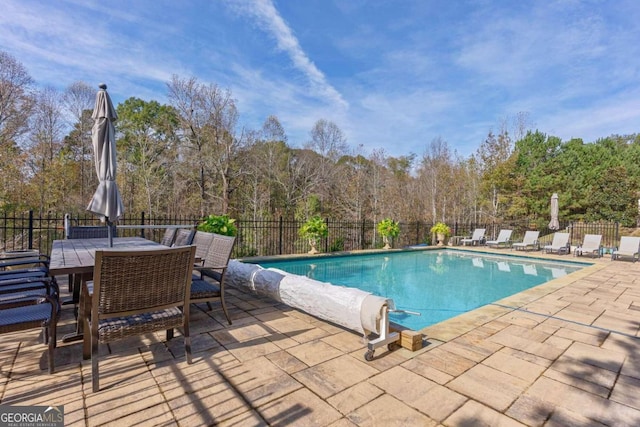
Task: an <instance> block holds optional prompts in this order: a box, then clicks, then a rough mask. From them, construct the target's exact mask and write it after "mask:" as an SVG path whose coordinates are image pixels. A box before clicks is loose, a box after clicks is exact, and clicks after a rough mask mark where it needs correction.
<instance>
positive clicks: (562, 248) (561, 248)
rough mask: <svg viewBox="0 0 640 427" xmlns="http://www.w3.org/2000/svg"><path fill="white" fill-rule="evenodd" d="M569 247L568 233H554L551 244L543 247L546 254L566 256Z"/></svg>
mask: <svg viewBox="0 0 640 427" xmlns="http://www.w3.org/2000/svg"><path fill="white" fill-rule="evenodd" d="M569 247H570V246H569V233H555V234H554V235H553V241H552V242H551V244H550V245H547V246H545V247H544V252H545V253H547V254H549V253H557V254H558V255H561V254H568V253H569Z"/></svg>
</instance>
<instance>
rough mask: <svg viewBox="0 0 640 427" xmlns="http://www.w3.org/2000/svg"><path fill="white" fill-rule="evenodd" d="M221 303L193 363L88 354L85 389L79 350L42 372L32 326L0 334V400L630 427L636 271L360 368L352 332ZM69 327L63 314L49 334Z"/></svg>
mask: <svg viewBox="0 0 640 427" xmlns="http://www.w3.org/2000/svg"><path fill="white" fill-rule="evenodd" d="M471 250H474V249H471ZM475 250H477V249H475ZM482 250H483V251H489V250H488V249H487V248H482ZM496 252H500V250H498V251H496ZM502 252H503V253H504V250H502ZM532 255H534V256H543V255H541V254H540V253H533V254H532ZM551 258H553V259H564V260H567V259H569V258H568V257H567V256H557V255H554V256H551ZM571 260H574V259H573V258H572V259H571ZM61 288H63V289H66V285H62V286H61ZM227 301H228V303H229V306H230V307H231V315H232V318H233V325H232V326H228V325H227V323H226V321H225V319H224V315H222V312H221V311H220V310H217V309H215V308H214V310H213V311H212V312H208V311H206V310H205V308H206V306H202V307H198V308H196V307H194V309H193V310H192V313H193V315H192V321H191V325H192V332H191V335H192V341H193V351H194V362H195V363H194V364H192V365H188V364H187V363H186V360H185V357H184V346H183V341H182V338H181V336H180V334H179V333H176V337H175V338H174V339H173V340H171V341H169V342H166V341H165V336H164V334H163V333H162V334H155V335H147V336H145V337H142V338H139V339H129V340H126V341H122V342H119V343H115V344H113V345H111V347H107V346H103V347H102V349H101V350H102V353H103V357H102V358H101V360H100V380H101V384H100V385H101V391H100V392H98V393H93V392H92V391H91V364H90V361H82V357H81V344H80V343H69V344H63V343H62V342H61V341H59V342H58V348H57V349H56V361H55V362H56V363H55V364H56V373H55V374H53V375H48V374H47V371H46V369H47V355H46V347H45V346H44V345H43V344H42V342H41V338H42V337H41V334H40V331H36V330H34V331H29V332H27V333H24V332H21V333H13V334H4V335H0V404H2V405H64V412H65V425H68V426H73V425H77V426H102V425H118V426H131V425H140V426H152V425H154V426H155V425H163V426H165V425H166V426H169V425H175V426H201V425H213V424H215V425H222V426H226V425H229V426H236V425H239V426H263V425H295V426H354V425H358V426H378V425H384V426H394V425H397V426H408V425H411V426H436V425H445V426H471V425H473V426H476V425H487V426H522V425H526V426H566V425H589V426H599V425H605V426H633V425H640V398H639V397H638V396H640V335H639V333H640V332H639V331H640V263H630V262H624V261H615V262H612V261H610V260H609V259H608V258H604V259H599V260H595V261H594V264H593V265H592V266H589V267H586V268H584V269H583V270H581V271H579V272H576V273H574V274H571V275H568V276H564V277H562V278H559V279H555V280H553V281H551V282H548V283H547V284H544V285H541V286H538V287H536V288H533V289H530V290H528V291H525V292H522V293H520V294H517V295H514V296H512V297H509V298H505V299H504V300H501V301H499V302H497V303H495V304H490V305H488V306H485V307H482V308H480V309H478V310H475V311H473V312H470V313H467V314H465V315H462V316H458V317H456V318H454V319H451V320H449V321H446V322H443V323H440V324H437V325H434V326H431V327H428V328H426V329H425V330H424V332H425V334H426V336H427V340H426V343H425V344H426V345H425V347H424V348H423V349H421V350H419V351H417V352H410V351H408V350H406V349H400V350H396V351H394V352H391V353H389V352H385V351H383V350H382V349H381V350H378V351H376V358H375V359H374V360H373V361H372V362H366V361H365V360H364V358H363V355H364V351H365V342H364V341H363V339H362V337H361V336H359V335H357V334H355V333H353V332H350V331H347V330H345V329H343V328H341V327H338V326H335V325H333V324H331V323H329V322H325V321H323V320H319V319H317V318H314V317H312V316H309V315H307V314H305V313H303V312H300V311H297V310H294V309H291V308H289V307H287V306H284V305H282V304H279V303H277V302H275V301H273V300H270V299H266V298H261V297H258V296H255V295H253V294H250V293H248V292H246V291H245V290H243V289H236V288H231V289H229V291H228V299H227ZM73 325H74V321H73V313H72V309H71V307H70V306H65V308H64V309H63V313H62V319H61V321H60V322H59V325H58V338H61V337H62V336H63V335H64V334H66V333H69V332H71V331H72V330H73Z"/></svg>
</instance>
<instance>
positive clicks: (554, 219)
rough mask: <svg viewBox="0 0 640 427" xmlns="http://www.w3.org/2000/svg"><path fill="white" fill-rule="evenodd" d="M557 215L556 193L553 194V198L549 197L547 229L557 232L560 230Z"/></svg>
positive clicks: (558, 210) (558, 211)
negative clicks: (549, 211) (549, 212)
mask: <svg viewBox="0 0 640 427" xmlns="http://www.w3.org/2000/svg"><path fill="white" fill-rule="evenodd" d="M559 215H560V208H559V206H558V193H553V196H551V221H549V229H551V230H558V229H559V228H560V222H559V220H558V216H559Z"/></svg>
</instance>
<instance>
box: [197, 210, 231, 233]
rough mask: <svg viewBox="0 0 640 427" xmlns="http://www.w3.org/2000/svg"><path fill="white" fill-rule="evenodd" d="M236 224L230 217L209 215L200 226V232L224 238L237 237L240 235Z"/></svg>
mask: <svg viewBox="0 0 640 427" xmlns="http://www.w3.org/2000/svg"><path fill="white" fill-rule="evenodd" d="M235 222H236V220H235V219H232V218H229V216H228V215H209V216H207V217H205V218H204V219H203V220H202V222H201V223H200V224H198V230H200V231H206V232H207V233H216V234H221V235H223V236H235V235H236V234H237V233H238V228H237V227H236V225H235V224H234V223H235Z"/></svg>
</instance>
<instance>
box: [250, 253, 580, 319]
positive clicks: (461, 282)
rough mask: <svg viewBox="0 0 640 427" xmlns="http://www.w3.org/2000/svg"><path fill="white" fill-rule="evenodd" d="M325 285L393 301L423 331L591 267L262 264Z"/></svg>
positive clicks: (339, 260) (456, 262)
mask: <svg viewBox="0 0 640 427" xmlns="http://www.w3.org/2000/svg"><path fill="white" fill-rule="evenodd" d="M260 265H262V266H263V267H265V268H269V267H273V268H279V269H281V270H284V271H287V272H289V273H294V274H299V275H302V276H308V277H310V278H313V279H315V280H319V281H322V282H330V283H333V284H335V285H343V286H350V287H354V288H359V289H362V290H364V291H367V292H371V293H373V294H376V295H380V296H385V297H389V298H392V299H393V300H394V302H395V304H396V307H397V308H398V309H404V310H410V311H416V312H419V313H420V314H421V316H412V315H408V314H399V313H392V314H391V320H392V321H393V322H396V323H399V324H401V325H403V326H406V327H408V328H411V329H414V330H418V329H421V328H424V327H425V326H429V325H433V324H435V323H438V322H441V321H443V320H446V319H449V318H451V317H454V316H457V315H459V314H461V313H466V312H467V311H470V310H473V309H476V308H478V307H481V306H483V305H486V304H489V303H492V302H495V301H497V300H499V299H502V298H504V297H507V296H509V295H513V294H516V293H518V292H521V291H523V290H525V289H529V288H531V287H533V286H536V285H540V284H542V283H545V282H548V281H549V280H552V279H555V278H557V277H561V276H564V275H567V274H569V273H573V272H575V271H577V270H579V269H581V268H583V267H584V266H585V265H586V264H579V263H570V262H549V261H542V260H535V259H531V258H526V257H518V256H495V255H490V254H478V253H469V252H465V251H456V250H438V251H406V252H394V253H381V254H368V255H350V256H336V257H326V258H306V259H301V260H291V261H278V262H260Z"/></svg>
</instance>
